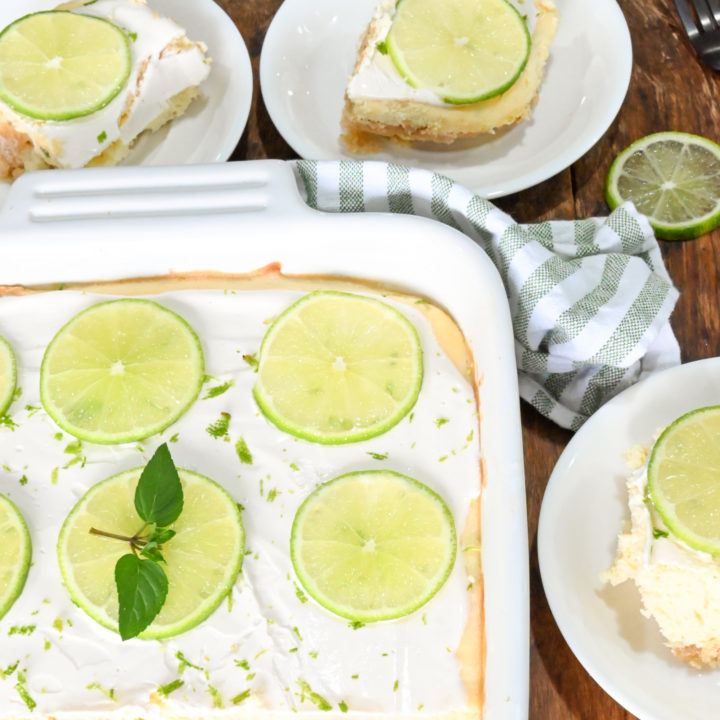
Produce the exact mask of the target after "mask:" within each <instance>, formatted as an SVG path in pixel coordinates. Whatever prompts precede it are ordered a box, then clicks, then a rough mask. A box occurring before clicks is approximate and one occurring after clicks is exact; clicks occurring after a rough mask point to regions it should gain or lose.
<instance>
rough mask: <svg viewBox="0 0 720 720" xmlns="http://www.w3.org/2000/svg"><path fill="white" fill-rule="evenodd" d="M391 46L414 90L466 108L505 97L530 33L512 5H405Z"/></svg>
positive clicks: (458, 0)
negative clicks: (424, 90) (498, 96)
mask: <svg viewBox="0 0 720 720" xmlns="http://www.w3.org/2000/svg"><path fill="white" fill-rule="evenodd" d="M385 44H386V46H387V49H388V53H389V55H390V57H391V58H392V61H393V63H394V64H395V67H396V68H397V70H398V72H399V73H400V74H401V75H402V76H403V77H404V78H405V79H406V80H407V81H408V82H409V83H410V85H412V86H413V87H416V88H426V89H428V90H431V91H432V92H434V93H435V94H436V95H438V96H439V97H440V98H442V99H443V100H444V101H445V102H448V103H453V104H457V105H460V104H466V103H474V102H479V101H480V100H486V99H488V98H491V97H494V96H495V95H500V94H501V93H503V92H505V90H507V89H508V88H509V87H510V86H511V85H512V84H513V83H514V82H515V81H516V80H517V79H518V76H519V75H520V73H521V72H522V70H523V68H524V67H525V63H527V59H528V55H529V54H530V33H529V32H528V29H527V25H526V24H525V20H524V19H523V18H522V17H521V15H520V13H518V11H517V10H516V9H515V8H514V7H513V6H512V5H511V4H510V3H509V2H507V0H445V1H444V2H437V0H401V2H399V3H398V4H397V8H396V10H395V15H394V17H393V20H392V25H391V26H390V30H389V32H388V34H387V37H386V39H385Z"/></svg>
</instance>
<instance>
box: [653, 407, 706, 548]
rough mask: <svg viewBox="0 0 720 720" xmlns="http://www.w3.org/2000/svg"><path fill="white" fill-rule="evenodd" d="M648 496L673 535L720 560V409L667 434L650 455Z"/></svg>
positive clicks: (680, 422)
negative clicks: (719, 557)
mask: <svg viewBox="0 0 720 720" xmlns="http://www.w3.org/2000/svg"><path fill="white" fill-rule="evenodd" d="M648 493H649V495H650V499H651V500H652V503H653V505H654V506H655V509H656V510H657V512H658V515H660V518H661V519H662V521H663V522H664V523H665V525H666V526H667V528H668V530H670V532H672V533H673V535H675V536H676V537H678V538H680V539H681V540H682V541H683V542H685V543H686V544H687V545H689V546H690V547H692V548H695V549H696V550H704V551H705V552H708V553H711V554H713V555H720V522H719V521H718V518H720V405H715V406H711V407H704V408H699V409H697V410H693V411H691V412H689V413H687V414H685V415H683V416H681V417H679V418H678V419H677V420H675V421H674V422H673V423H672V424H671V425H669V426H668V427H667V428H666V429H665V430H664V431H663V433H662V434H661V435H660V437H659V438H658V439H657V442H656V443H655V446H654V447H653V449H652V452H651V454H650V461H649V463H648Z"/></svg>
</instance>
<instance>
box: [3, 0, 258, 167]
mask: <svg viewBox="0 0 720 720" xmlns="http://www.w3.org/2000/svg"><path fill="white" fill-rule="evenodd" d="M60 1H61V0H3V1H2V3H0V28H3V27H5V26H6V25H8V24H9V23H10V22H12V21H13V20H16V19H17V18H19V17H21V16H22V15H26V14H27V13H30V12H35V11H37V10H49V9H52V8H53V7H55V6H56V5H58V4H59V3H60ZM148 5H150V7H152V8H153V9H154V10H157V12H158V13H160V14H161V15H166V16H167V17H171V18H173V19H174V20H176V21H177V22H178V23H179V24H180V25H182V26H183V27H184V28H185V30H186V31H187V34H188V37H189V38H190V39H191V40H196V41H199V40H201V41H202V42H204V43H205V44H206V45H207V47H208V56H209V57H210V58H212V69H211V71H210V75H209V76H208V78H207V80H206V81H205V82H204V83H203V84H202V86H201V88H200V89H201V97H199V98H198V99H197V100H195V102H194V103H193V104H192V105H191V106H190V108H188V111H187V113H186V114H185V115H183V116H182V117H180V118H177V119H176V120H173V121H172V122H171V123H169V124H168V125H166V126H165V127H164V128H161V129H160V130H159V131H158V132H156V133H153V134H152V135H149V134H148V135H146V136H143V137H141V138H140V140H139V141H138V143H137V144H136V145H135V147H134V148H133V150H132V151H131V153H130V155H129V156H128V157H127V158H126V159H125V161H124V162H123V165H181V164H183V165H184V164H190V163H192V164H196V163H209V162H222V161H224V160H227V159H228V158H229V157H230V155H231V154H232V152H233V150H234V149H235V146H236V145H237V144H238V141H239V140H240V136H241V135H242V133H243V130H244V129H245V123H246V122H247V118H248V113H249V112H250V102H251V100H252V69H251V66H250V57H249V56H248V52H247V48H246V47H245V43H244V42H243V39H242V36H241V35H240V33H239V32H238V30H237V28H236V27H235V23H234V22H233V21H232V20H231V19H230V18H229V17H228V15H227V14H226V13H225V12H224V11H223V10H222V9H221V8H220V6H219V5H216V4H215V2H213V0H182V2H178V0H148Z"/></svg>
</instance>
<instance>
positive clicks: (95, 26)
mask: <svg viewBox="0 0 720 720" xmlns="http://www.w3.org/2000/svg"><path fill="white" fill-rule="evenodd" d="M131 65H132V58H131V51H130V43H129V41H128V37H127V34H126V33H125V32H124V31H123V30H122V29H120V28H119V27H117V26H116V25H113V24H112V23H110V22H108V21H107V20H104V19H102V18H98V17H94V16H92V15H81V14H79V13H73V12H67V11H64V10H51V11H45V12H37V13H32V14H30V15H25V16H24V17H22V18H20V19H19V20H16V21H15V22H13V23H11V24H10V25H8V26H7V27H6V28H5V29H4V30H3V31H2V32H1V33H0V98H2V99H3V100H4V101H5V102H6V103H7V104H8V105H10V107H12V108H14V109H15V110H17V111H18V112H19V113H22V114H23V115H28V116H30V117H33V118H39V119H41V120H70V119H72V118H77V117H81V116H83V115H89V114H90V113H94V112H96V111H97V110H100V109H101V108H103V107H105V106H106V105H107V104H108V103H109V102H110V101H111V100H112V99H113V98H114V97H115V96H116V95H117V94H118V93H119V92H120V90H121V89H122V88H123V86H124V85H125V83H126V82H127V79H128V76H129V75H130V68H131Z"/></svg>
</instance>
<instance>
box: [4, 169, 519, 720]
mask: <svg viewBox="0 0 720 720" xmlns="http://www.w3.org/2000/svg"><path fill="white" fill-rule="evenodd" d="M0 257H1V258H2V261H0V284H22V285H37V284H45V283H52V284H57V283H62V282H69V281H91V280H100V279H113V278H124V277H139V276H151V275H164V274H167V273H169V272H184V271H197V270H213V271H222V272H229V273H247V272H250V271H253V270H256V269H258V268H261V267H263V266H265V265H268V264H269V263H273V262H277V263H279V264H280V265H281V267H282V270H283V272H285V273H287V274H322V275H333V276H346V277H355V278H362V279H368V280H373V281H379V282H381V283H384V284H386V285H390V286H393V287H399V288H401V289H405V290H408V291H410V292H412V293H416V294H420V295H424V296H426V297H428V298H431V299H432V300H434V301H435V302H436V303H438V304H439V305H441V306H444V307H445V308H446V309H447V310H449V312H450V314H451V315H452V316H453V317H454V318H455V320H456V321H457V323H458V324H459V326H460V328H461V329H462V331H463V333H464V335H465V337H466V339H467V340H468V342H469V344H470V347H471V349H472V351H473V353H474V357H475V366H476V378H475V382H476V386H477V392H478V397H479V408H480V416H481V424H480V428H481V452H482V459H483V462H482V472H483V480H484V490H483V500H482V523H483V527H482V537H483V543H482V562H483V569H484V584H485V628H486V639H487V656H486V668H487V670H486V676H485V713H484V717H485V720H497V719H499V718H513V719H520V718H526V717H527V706H528V642H529V640H528V636H529V627H528V595H529V590H528V560H527V525H526V517H525V488H524V481H523V459H522V444H521V433H520V417H519V401H518V391H517V379H516V373H515V357H514V350H513V336H512V329H511V324H510V316H509V310H508V305H507V300H506V297H505V293H504V289H503V286H502V283H501V281H500V278H499V276H498V274H497V272H496V270H495V268H494V266H493V265H492V263H491V262H490V261H489V259H488V258H487V256H486V255H485V254H484V253H483V251H482V250H480V248H479V247H477V246H476V245H475V244H474V243H473V242H472V241H471V240H470V239H469V238H467V237H466V236H465V235H463V234H461V233H460V232H458V231H456V230H453V229H451V228H449V227H447V226H445V225H442V224H440V223H437V222H433V221H431V220H427V219H424V218H418V217H410V216H400V215H390V214H381V213H367V214H353V215H339V214H338V215H333V214H327V213H321V212H317V211H314V210H311V209H310V208H308V206H307V205H305V203H304V202H303V200H302V198H301V197H300V194H299V193H298V188H297V185H296V181H295V177H294V174H293V171H292V168H291V166H290V165H289V164H287V163H284V162H281V161H258V162H246V163H229V164H225V165H208V166H194V167H188V166H185V167H174V168H107V169H106V168H98V169H91V170H82V171H52V172H42V173H30V174H27V175H24V176H23V177H21V178H20V179H19V180H18V181H16V183H15V184H14V185H13V187H12V189H11V192H10V193H9V195H8V198H7V200H6V202H5V205H4V207H3V209H2V211H1V212H0Z"/></svg>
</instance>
